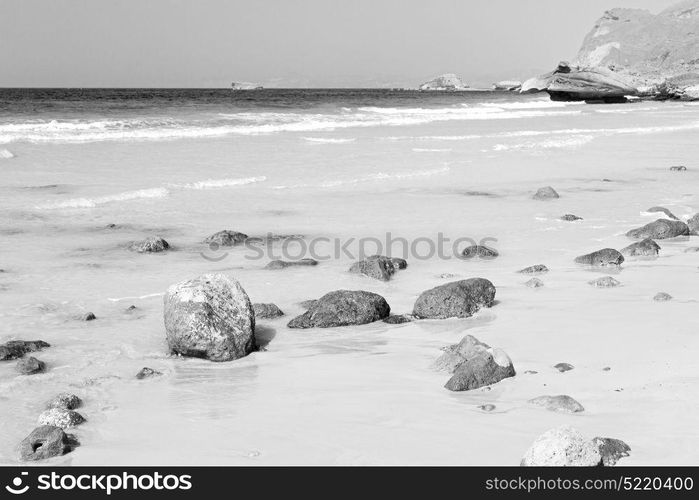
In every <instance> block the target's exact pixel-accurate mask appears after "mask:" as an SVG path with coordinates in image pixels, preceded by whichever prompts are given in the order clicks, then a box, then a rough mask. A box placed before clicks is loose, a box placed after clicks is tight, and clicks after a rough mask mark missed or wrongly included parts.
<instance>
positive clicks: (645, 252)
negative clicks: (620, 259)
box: [621, 238, 660, 257]
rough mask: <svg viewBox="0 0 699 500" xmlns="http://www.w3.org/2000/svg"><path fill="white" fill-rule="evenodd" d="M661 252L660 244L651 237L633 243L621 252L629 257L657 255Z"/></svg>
mask: <svg viewBox="0 0 699 500" xmlns="http://www.w3.org/2000/svg"><path fill="white" fill-rule="evenodd" d="M659 252H660V245H658V244H657V243H656V242H655V241H653V240H652V239H650V238H645V239H643V240H641V241H637V242H636V243H631V244H630V245H629V246H627V247H624V248H622V249H621V253H622V254H623V255H628V256H629V257H657V255H658V253H659Z"/></svg>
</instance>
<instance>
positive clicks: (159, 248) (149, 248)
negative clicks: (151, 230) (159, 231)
mask: <svg viewBox="0 0 699 500" xmlns="http://www.w3.org/2000/svg"><path fill="white" fill-rule="evenodd" d="M169 248H170V244H169V243H168V242H167V241H165V239H163V238H161V237H160V236H149V237H148V238H146V239H145V240H143V241H136V242H134V243H132V244H131V247H130V249H131V250H132V251H134V252H139V253H156V252H164V251H165V250H167V249H169Z"/></svg>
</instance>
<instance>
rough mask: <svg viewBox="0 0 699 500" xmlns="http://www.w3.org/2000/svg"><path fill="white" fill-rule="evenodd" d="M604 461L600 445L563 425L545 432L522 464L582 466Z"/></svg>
mask: <svg viewBox="0 0 699 500" xmlns="http://www.w3.org/2000/svg"><path fill="white" fill-rule="evenodd" d="M601 463H602V455H601V453H600V451H599V447H598V446H597V445H595V443H593V442H592V440H589V439H586V438H585V437H584V436H583V435H582V434H581V433H580V432H579V431H578V430H576V429H574V428H572V427H569V426H562V427H557V428H555V429H551V430H548V431H546V432H544V433H543V434H542V435H541V436H539V437H538V438H536V440H535V441H534V443H533V444H532V445H531V447H530V448H529V449H528V450H527V451H526V453H525V454H524V457H523V458H522V462H521V464H520V465H522V466H557V467H560V466H566V467H569V466H582V467H594V466H597V465H600V464H601Z"/></svg>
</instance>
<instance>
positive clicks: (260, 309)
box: [252, 302, 284, 319]
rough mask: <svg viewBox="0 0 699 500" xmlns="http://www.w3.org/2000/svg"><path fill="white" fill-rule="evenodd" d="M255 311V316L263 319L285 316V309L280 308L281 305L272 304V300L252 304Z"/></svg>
mask: <svg viewBox="0 0 699 500" xmlns="http://www.w3.org/2000/svg"><path fill="white" fill-rule="evenodd" d="M252 309H253V311H255V318H262V319H274V318H278V317H279V316H284V311H282V310H281V309H279V307H278V306H277V305H276V304H272V303H271V302H270V303H268V304H263V303H260V302H258V303H255V304H253V305H252Z"/></svg>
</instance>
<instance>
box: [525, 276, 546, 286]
mask: <svg viewBox="0 0 699 500" xmlns="http://www.w3.org/2000/svg"><path fill="white" fill-rule="evenodd" d="M525 286H528V287H529V288H540V287H542V286H544V282H543V281H541V280H540V279H539V278H532V279H530V280H529V281H527V282H526V283H525Z"/></svg>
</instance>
